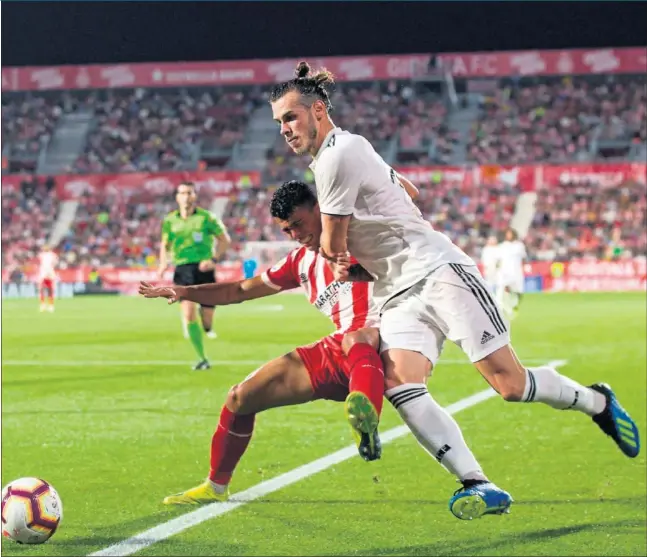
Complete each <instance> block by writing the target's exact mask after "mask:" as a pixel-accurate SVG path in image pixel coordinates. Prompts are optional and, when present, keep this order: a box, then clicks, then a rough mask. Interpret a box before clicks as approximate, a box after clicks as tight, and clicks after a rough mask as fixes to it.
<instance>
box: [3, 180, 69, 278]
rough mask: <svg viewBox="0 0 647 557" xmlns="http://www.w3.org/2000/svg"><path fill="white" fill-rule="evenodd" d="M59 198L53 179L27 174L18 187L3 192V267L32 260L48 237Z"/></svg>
mask: <svg viewBox="0 0 647 557" xmlns="http://www.w3.org/2000/svg"><path fill="white" fill-rule="evenodd" d="M58 209H59V202H58V199H57V197H56V190H55V188H54V182H53V180H51V179H48V180H42V179H38V178H33V177H30V176H29V175H25V177H24V180H23V181H22V183H21V187H20V189H19V190H17V191H14V190H4V191H3V192H2V267H3V269H10V270H11V269H14V268H19V267H21V266H22V265H23V264H25V263H26V262H28V261H30V260H33V259H34V258H35V257H36V255H37V254H38V252H39V251H40V249H41V247H42V246H43V245H44V244H45V242H46V241H47V238H48V237H49V234H50V232H51V230H52V226H53V224H54V222H55V220H56V216H57V213H58Z"/></svg>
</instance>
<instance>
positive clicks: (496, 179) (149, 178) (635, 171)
mask: <svg viewBox="0 0 647 557" xmlns="http://www.w3.org/2000/svg"><path fill="white" fill-rule="evenodd" d="M397 170H398V172H401V173H402V174H404V175H405V176H406V177H407V178H409V180H411V181H412V182H413V183H414V184H417V185H421V186H424V185H427V184H431V185H433V184H434V183H436V182H451V183H455V184H456V185H457V186H463V187H466V188H470V187H474V186H476V185H486V186H487V185H490V184H497V183H498V184H507V185H509V186H513V187H516V188H517V189H519V190H520V191H534V190H535V189H537V188H541V187H550V186H557V185H559V184H561V183H567V182H573V181H581V182H591V183H594V184H597V185H600V186H603V187H609V186H617V185H620V184H622V183H623V182H626V181H629V180H633V181H636V182H639V183H641V184H645V183H647V165H646V164H644V163H617V164H613V163H612V164H597V163H596V164H580V163H578V164H565V165H523V166H498V165H491V166H474V167H470V166H408V167H398V168H397ZM24 178H25V176H23V175H20V174H8V175H5V176H2V191H3V192H7V191H12V190H14V191H15V190H18V189H19V188H20V183H21V181H22V180H23V179H24ZM41 180H44V177H42V176H41ZM54 180H55V181H56V188H57V193H58V195H59V197H60V198H61V199H75V198H77V197H78V196H80V195H81V194H82V193H83V192H86V191H89V192H99V191H105V192H108V193H110V192H114V191H117V190H120V191H125V192H127V194H128V195H135V194H136V195H137V197H138V199H143V198H146V197H147V196H150V197H151V198H152V197H154V196H157V195H160V194H163V193H168V191H169V190H170V189H172V188H174V187H175V186H177V185H178V184H179V183H180V182H181V181H182V180H191V181H193V182H195V183H196V184H197V185H198V187H199V189H200V191H205V190H206V191H207V192H209V193H211V194H212V195H214V196H217V195H228V194H230V193H232V192H233V191H235V190H237V189H242V188H246V187H254V186H256V187H258V186H262V182H261V174H260V172H258V171H251V172H239V171H234V170H216V171H197V170H196V171H192V172H157V173H148V172H132V173H126V174H70V175H63V176H55V177H54Z"/></svg>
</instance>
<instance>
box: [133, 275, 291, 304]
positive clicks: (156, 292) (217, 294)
mask: <svg viewBox="0 0 647 557" xmlns="http://www.w3.org/2000/svg"><path fill="white" fill-rule="evenodd" d="M277 292H279V290H276V289H275V288H272V287H270V286H268V285H267V284H265V283H264V282H263V279H261V277H253V278H251V279H245V280H239V281H236V282H221V283H212V284H199V285H195V286H172V287H171V286H159V287H158V286H153V285H152V284H149V283H148V282H141V283H140V285H139V294H140V295H142V296H144V298H166V299H167V300H168V301H169V303H170V304H172V303H174V302H179V301H182V300H188V301H190V302H195V303H197V304H204V305H209V306H227V305H230V304H240V303H241V302H246V301H247V300H255V299H256V298H264V297H265V296H270V295H271V294H276V293H277Z"/></svg>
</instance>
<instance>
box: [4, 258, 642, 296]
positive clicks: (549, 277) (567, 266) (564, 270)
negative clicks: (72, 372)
mask: <svg viewBox="0 0 647 557" xmlns="http://www.w3.org/2000/svg"><path fill="white" fill-rule="evenodd" d="M262 270H264V267H263V268H262V269H259V270H258V272H261V271H262ZM90 271H91V269H90V267H76V268H72V269H64V270H60V271H59V272H58V281H57V282H59V283H64V284H70V285H72V284H76V283H87V282H88V274H89V273H90ZM98 271H99V274H100V275H101V279H102V280H103V285H104V288H106V289H108V290H119V291H120V292H121V293H123V294H136V293H137V289H138V286H139V282H140V281H148V282H151V283H153V284H159V285H164V284H168V285H170V284H171V283H172V280H173V272H172V271H167V273H166V274H165V276H164V278H163V279H162V280H161V281H160V280H159V279H158V278H157V273H156V270H155V269H150V268H149V269H135V268H133V269H128V268H116V269H115V268H99V269H98ZM26 274H27V282H28V283H32V284H33V283H36V281H37V270H36V269H35V267H32V268H31V269H29V270H28V271H27V273H26ZM526 274H527V275H528V276H535V277H541V290H543V291H548V292H615V291H618V292H627V291H645V290H646V289H647V264H646V263H645V261H644V260H642V259H627V260H622V261H600V260H595V259H593V260H577V261H567V262H565V263H559V262H550V261H534V262H532V263H529V264H528V265H527V266H526ZM217 276H218V281H219V282H226V281H235V280H240V279H241V278H243V269H242V264H241V263H240V262H232V263H223V264H221V265H219V266H218V271H217ZM2 281H3V283H4V284H5V286H8V285H9V273H8V271H7V270H3V271H2ZM16 292H18V291H17V290H16ZM32 294H33V295H35V291H34V292H32Z"/></svg>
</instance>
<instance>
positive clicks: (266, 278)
mask: <svg viewBox="0 0 647 557" xmlns="http://www.w3.org/2000/svg"><path fill="white" fill-rule="evenodd" d="M261 280H262V281H263V282H264V283H265V284H266V285H267V286H269V287H270V288H273V289H274V290H282V289H281V287H280V286H279V285H278V284H274V283H273V282H272V281H271V280H270V277H269V276H268V274H267V271H265V272H264V273H261Z"/></svg>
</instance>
